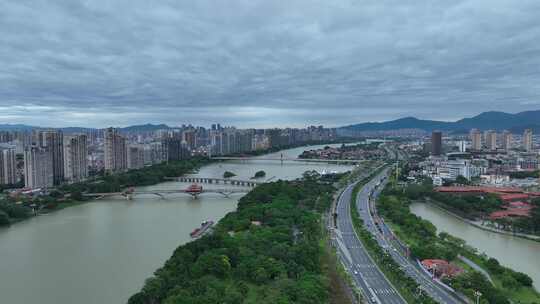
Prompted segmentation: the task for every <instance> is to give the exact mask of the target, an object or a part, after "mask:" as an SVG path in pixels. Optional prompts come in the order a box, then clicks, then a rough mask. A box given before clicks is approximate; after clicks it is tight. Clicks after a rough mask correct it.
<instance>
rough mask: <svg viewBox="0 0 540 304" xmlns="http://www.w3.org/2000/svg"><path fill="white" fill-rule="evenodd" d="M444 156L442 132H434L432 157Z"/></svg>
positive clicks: (432, 136) (432, 135) (432, 134)
mask: <svg viewBox="0 0 540 304" xmlns="http://www.w3.org/2000/svg"><path fill="white" fill-rule="evenodd" d="M441 154H442V132H440V131H433V132H432V133H431V155H434V156H440V155H441Z"/></svg>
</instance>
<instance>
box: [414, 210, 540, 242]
mask: <svg viewBox="0 0 540 304" xmlns="http://www.w3.org/2000/svg"><path fill="white" fill-rule="evenodd" d="M416 202H417V203H421V204H431V205H432V206H434V207H435V208H437V209H439V210H441V211H442V212H444V213H446V214H448V215H450V216H453V217H455V218H456V219H458V220H460V221H462V222H464V223H466V224H469V225H471V226H473V227H476V228H478V229H482V230H484V231H489V232H494V233H498V234H503V235H508V236H513V237H518V238H522V239H526V240H529V241H535V242H540V236H536V235H532V234H524V233H519V232H510V231H506V230H502V229H497V228H493V227H486V226H484V225H482V224H480V223H478V222H475V221H473V220H470V219H467V218H464V217H462V216H460V215H459V214H456V213H455V212H452V211H451V210H449V209H447V208H445V207H444V206H443V205H442V204H438V203H437V202H435V201H433V200H424V201H416Z"/></svg>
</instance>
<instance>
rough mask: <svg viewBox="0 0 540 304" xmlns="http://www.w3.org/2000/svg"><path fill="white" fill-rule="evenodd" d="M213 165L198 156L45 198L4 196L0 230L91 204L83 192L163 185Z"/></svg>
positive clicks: (75, 186)
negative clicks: (170, 178)
mask: <svg viewBox="0 0 540 304" xmlns="http://www.w3.org/2000/svg"><path fill="white" fill-rule="evenodd" d="M212 162H213V161H212V160H210V159H208V158H202V157H197V158H192V159H188V160H181V161H174V162H167V163H161V164H156V165H152V166H148V167H144V168H141V169H136V170H130V171H127V172H123V173H118V174H113V175H107V176H102V177H99V178H96V179H92V180H88V181H85V182H80V183H75V184H66V185H61V186H59V187H58V188H56V189H52V190H51V191H50V192H49V193H48V194H47V195H40V196H36V197H26V196H20V197H13V198H12V197H7V198H5V199H4V200H3V201H0V212H4V213H5V214H7V215H8V218H7V220H6V221H3V222H2V221H0V223H4V225H1V224H0V227H2V226H10V225H12V224H15V223H19V222H22V221H25V220H27V219H30V218H33V217H35V216H39V215H44V214H50V213H52V212H55V211H59V210H62V209H65V208H68V207H72V206H78V205H81V204H84V203H88V202H91V201H93V199H88V198H85V197H83V196H82V193H86V192H90V193H107V192H121V191H123V190H124V189H125V188H127V187H137V186H150V185H156V184H159V183H162V182H165V181H166V179H165V178H166V177H168V176H182V175H184V174H188V173H191V172H193V171H195V170H197V169H199V168H200V167H202V166H204V165H208V164H210V163H212ZM0 215H2V214H0ZM10 215H14V216H10Z"/></svg>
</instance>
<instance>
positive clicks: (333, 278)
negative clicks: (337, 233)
mask: <svg viewBox="0 0 540 304" xmlns="http://www.w3.org/2000/svg"><path fill="white" fill-rule="evenodd" d="M320 246H321V247H322V249H323V252H324V254H323V256H322V261H321V264H322V265H321V267H322V271H323V273H324V275H325V276H326V278H328V281H329V282H328V288H329V290H330V291H331V292H330V295H329V299H328V301H329V303H331V304H350V303H351V300H350V299H349V296H348V294H347V286H346V284H347V283H348V282H347V277H346V275H345V270H344V269H343V266H342V265H341V263H339V261H338V258H337V256H336V253H335V250H334V249H333V248H332V247H331V246H330V245H329V242H328V239H323V240H321V242H320Z"/></svg>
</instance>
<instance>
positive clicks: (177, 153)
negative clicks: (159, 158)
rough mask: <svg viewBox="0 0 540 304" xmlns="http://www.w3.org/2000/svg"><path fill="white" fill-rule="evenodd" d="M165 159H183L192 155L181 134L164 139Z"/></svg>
mask: <svg viewBox="0 0 540 304" xmlns="http://www.w3.org/2000/svg"><path fill="white" fill-rule="evenodd" d="M162 151H163V159H164V160H167V161H174V160H182V159H187V158H189V157H190V152H189V149H188V148H187V145H186V143H185V142H182V138H181V137H179V136H174V137H167V138H164V139H163V140H162Z"/></svg>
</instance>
